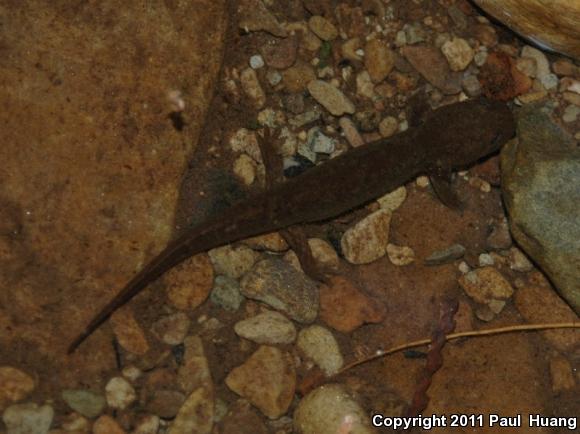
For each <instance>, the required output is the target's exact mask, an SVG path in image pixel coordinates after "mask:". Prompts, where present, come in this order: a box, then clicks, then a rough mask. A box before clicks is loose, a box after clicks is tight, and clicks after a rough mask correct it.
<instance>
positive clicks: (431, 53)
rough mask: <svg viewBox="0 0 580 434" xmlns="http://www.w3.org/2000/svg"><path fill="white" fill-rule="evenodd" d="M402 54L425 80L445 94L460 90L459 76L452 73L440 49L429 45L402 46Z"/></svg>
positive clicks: (455, 92) (453, 93)
mask: <svg viewBox="0 0 580 434" xmlns="http://www.w3.org/2000/svg"><path fill="white" fill-rule="evenodd" d="M401 51H402V54H403V56H405V58H406V59H407V60H408V61H409V63H410V64H411V65H413V67H414V68H415V69H416V70H417V72H419V74H421V75H422V76H423V77H424V78H425V80H427V81H428V82H429V83H431V84H432V85H433V86H435V87H436V88H438V89H439V90H441V91H442V92H443V93H445V94H447V95H456V94H458V93H459V92H461V76H460V75H454V74H453V73H452V72H451V71H450V68H449V63H448V61H447V60H446V58H445V56H444V55H443V54H442V53H441V51H440V50H437V49H436V48H434V47H429V46H413V47H409V46H407V47H403V48H402V49H401Z"/></svg>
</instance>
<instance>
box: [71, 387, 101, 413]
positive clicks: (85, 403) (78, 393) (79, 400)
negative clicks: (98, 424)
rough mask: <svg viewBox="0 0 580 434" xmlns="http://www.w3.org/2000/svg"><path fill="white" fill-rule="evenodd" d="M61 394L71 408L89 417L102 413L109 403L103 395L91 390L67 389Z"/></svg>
mask: <svg viewBox="0 0 580 434" xmlns="http://www.w3.org/2000/svg"><path fill="white" fill-rule="evenodd" d="M61 396H62V399H63V401H64V402H66V404H67V405H68V406H69V407H70V408H72V409H73V410H74V411H76V412H77V413H80V414H82V415H83V416H86V417H88V418H89V419H94V418H95V417H97V416H98V415H99V414H101V413H102V412H103V409H104V408H105V405H106V403H107V402H106V401H105V398H104V397H103V396H102V395H99V394H98V393H95V392H92V391H90V390H83V389H65V390H63V391H62V394H61Z"/></svg>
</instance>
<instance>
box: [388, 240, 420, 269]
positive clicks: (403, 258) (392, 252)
mask: <svg viewBox="0 0 580 434" xmlns="http://www.w3.org/2000/svg"><path fill="white" fill-rule="evenodd" d="M387 256H388V257H389V260H390V261H391V263H392V264H393V265H397V266H399V267H401V266H404V265H409V264H412V263H413V262H414V261H415V252H414V251H413V249H412V248H410V247H408V246H397V245H396V244H391V243H389V244H387Z"/></svg>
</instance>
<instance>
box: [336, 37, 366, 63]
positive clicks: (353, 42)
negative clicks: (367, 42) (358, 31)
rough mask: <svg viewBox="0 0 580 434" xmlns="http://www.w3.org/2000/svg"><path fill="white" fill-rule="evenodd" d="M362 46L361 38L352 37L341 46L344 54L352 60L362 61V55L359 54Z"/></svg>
mask: <svg viewBox="0 0 580 434" xmlns="http://www.w3.org/2000/svg"><path fill="white" fill-rule="evenodd" d="M361 47H362V42H361V38H358V37H355V38H350V39H348V40H347V41H345V42H343V44H342V46H341V51H342V56H343V57H344V58H346V59H348V60H350V61H352V62H360V61H361V60H363V59H362V56H360V55H359V50H360V49H361Z"/></svg>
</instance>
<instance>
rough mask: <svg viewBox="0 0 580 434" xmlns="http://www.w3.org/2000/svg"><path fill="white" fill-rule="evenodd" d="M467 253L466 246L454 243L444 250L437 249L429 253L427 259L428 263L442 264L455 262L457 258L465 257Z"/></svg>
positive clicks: (426, 262)
mask: <svg viewBox="0 0 580 434" xmlns="http://www.w3.org/2000/svg"><path fill="white" fill-rule="evenodd" d="M464 254H465V247H463V246H462V245H461V244H453V245H452V246H450V247H447V248H446V249H443V250H437V251H435V252H433V253H431V254H430V255H429V257H427V259H425V264H426V265H442V264H447V263H449V262H453V261H455V260H457V259H461V258H463V255H464Z"/></svg>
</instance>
